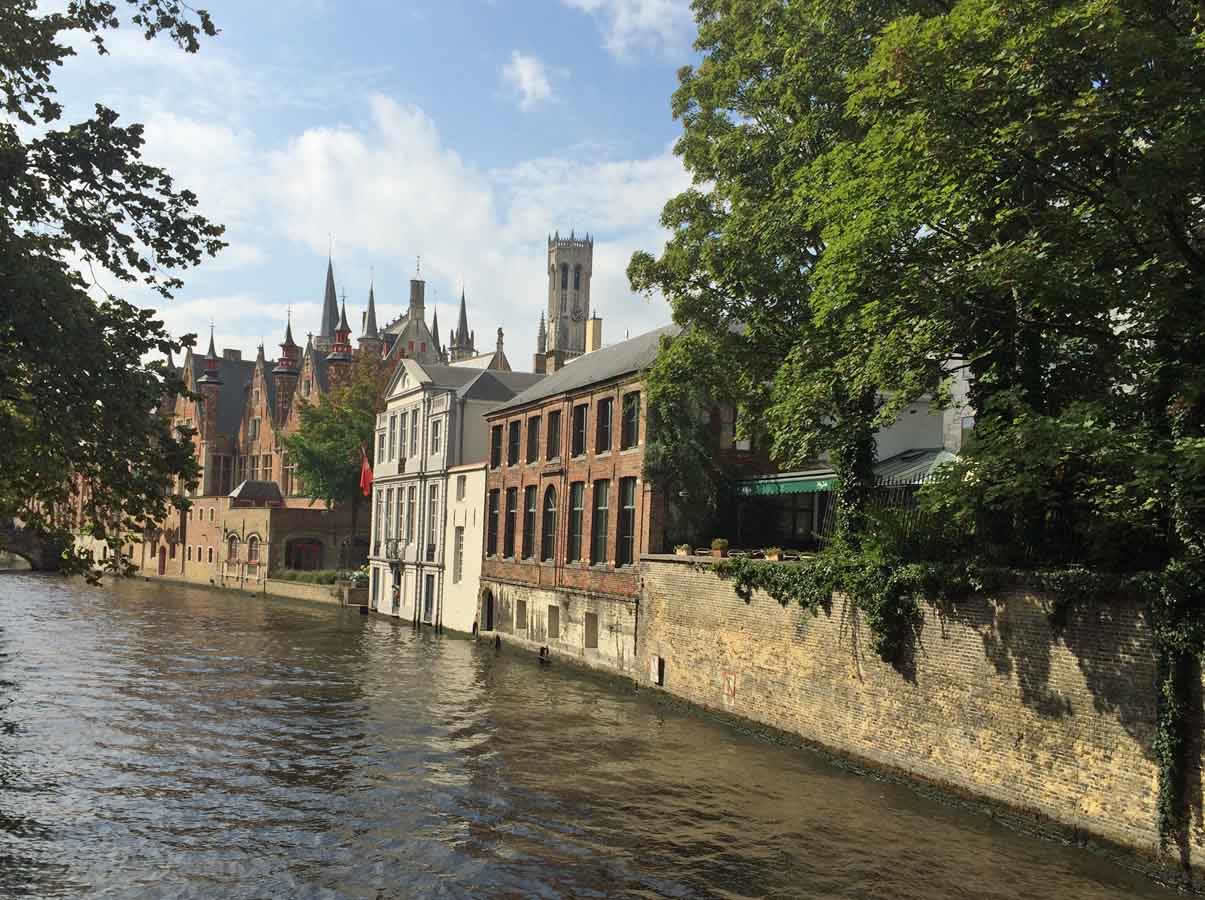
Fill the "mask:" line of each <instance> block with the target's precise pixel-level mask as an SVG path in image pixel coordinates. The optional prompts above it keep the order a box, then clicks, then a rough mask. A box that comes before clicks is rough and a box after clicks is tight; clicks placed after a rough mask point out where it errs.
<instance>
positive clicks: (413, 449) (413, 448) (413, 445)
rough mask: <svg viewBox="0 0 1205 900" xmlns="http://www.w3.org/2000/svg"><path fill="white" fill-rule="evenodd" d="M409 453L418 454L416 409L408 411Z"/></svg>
mask: <svg viewBox="0 0 1205 900" xmlns="http://www.w3.org/2000/svg"><path fill="white" fill-rule="evenodd" d="M410 455H411V456H417V455H418V410H417V409H415V410H411V412H410Z"/></svg>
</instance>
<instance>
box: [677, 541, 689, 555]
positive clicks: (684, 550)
mask: <svg viewBox="0 0 1205 900" xmlns="http://www.w3.org/2000/svg"><path fill="white" fill-rule="evenodd" d="M691 552H692V551H691V549H690V544H678V545H677V546H676V547H674V555H675V556H690V554H691Z"/></svg>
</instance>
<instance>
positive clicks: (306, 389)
mask: <svg viewBox="0 0 1205 900" xmlns="http://www.w3.org/2000/svg"><path fill="white" fill-rule="evenodd" d="M309 395H310V380H309V379H308V378H307V379H306V380H305V381H303V382H302V383H301V396H303V397H308V396H309Z"/></svg>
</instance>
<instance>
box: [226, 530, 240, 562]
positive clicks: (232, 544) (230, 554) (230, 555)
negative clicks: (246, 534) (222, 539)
mask: <svg viewBox="0 0 1205 900" xmlns="http://www.w3.org/2000/svg"><path fill="white" fill-rule="evenodd" d="M226 558H227V559H229V560H231V561H233V560H236V559H238V535H237V534H232V535H230V540H229V541H228V542H227V545H226Z"/></svg>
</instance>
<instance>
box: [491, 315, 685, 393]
mask: <svg viewBox="0 0 1205 900" xmlns="http://www.w3.org/2000/svg"><path fill="white" fill-rule="evenodd" d="M681 331H682V329H681V328H680V327H679V326H677V325H666V326H665V327H664V328H658V329H657V330H656V331H649V332H646V333H645V334H640V335H637V336H636V337H634V338H631V339H630V340H626V341H621V342H620V343H618V344H612V345H611V346H610V347H603V348H602V349H601V350H595V351H594V352H593V353H587V354H585V355H583V356H579V357H577V358H576V359H574V360H572V361H571V362H568V363H566V364H565V366H564V367H563V368H561V369H557V371H555V372H553V373H552V374H551V375H548V376H546V377H545V378H543V379H542V380H540V381H539V382H538V383H537V384H534V385H532V386H531V387H530V388H528V389H527V390H525V391H523V393H521V394H519V395H518V396H516V397H515V398H514V399H513V400H512V401H511V402H510V403H507V404H505V405H504V406H501V407H499V411H500V410H504V409H513V408H514V407H517V406H526V405H527V404H529V403H535V402H537V401H539V400H544V399H546V398H548V397H554V396H556V395H557V394H563V393H565V392H566V391H575V390H578V389H579V388H584V387H586V386H588V385H591V384H598V383H599V382H602V381H609V380H610V379H612V378H618V377H620V376H622V375H627V374H630V373H632V372H640V371H643V370H644V369H647V368H648V367H649V366H650V365H652V363H653V360H655V359H656V358H657V351H658V350H659V349H660V348H661V338H663V337H674V336H676V335H678V334H680V333H681ZM491 415H492V413H491Z"/></svg>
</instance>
